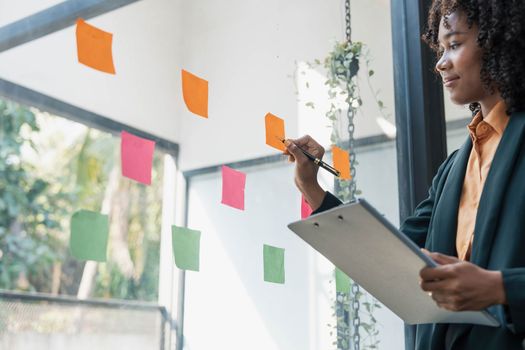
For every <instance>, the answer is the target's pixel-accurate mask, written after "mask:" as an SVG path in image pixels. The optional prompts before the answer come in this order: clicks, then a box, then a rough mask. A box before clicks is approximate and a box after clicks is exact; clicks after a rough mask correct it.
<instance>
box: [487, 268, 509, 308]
mask: <svg viewBox="0 0 525 350" xmlns="http://www.w3.org/2000/svg"><path fill="white" fill-rule="evenodd" d="M489 276H490V281H491V283H490V285H491V286H492V288H491V291H492V294H493V299H494V304H498V305H504V304H506V303H507V297H506V295H505V286H504V284H503V276H502V274H501V271H489Z"/></svg>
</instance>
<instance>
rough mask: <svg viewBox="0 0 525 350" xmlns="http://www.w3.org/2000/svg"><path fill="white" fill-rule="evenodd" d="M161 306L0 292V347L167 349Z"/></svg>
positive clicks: (167, 322)
mask: <svg viewBox="0 0 525 350" xmlns="http://www.w3.org/2000/svg"><path fill="white" fill-rule="evenodd" d="M174 329H175V324H174V322H173V321H172V320H171V317H170V316H169V314H168V312H167V311H166V308H164V307H162V306H158V305H155V304H153V303H142V302H134V301H107V300H93V299H92V300H79V299H76V298H73V297H67V296H55V295H48V294H41V293H18V292H8V291H1V290H0V349H2V350H3V349H6V350H7V349H9V350H25V349H31V350H48V349H49V350H51V349H52V350H66V349H67V350H84V349H110V350H118V349H126V350H135V349H136V350H139V349H140V350H143V349H161V350H164V349H168V348H169V346H168V341H169V339H168V338H169V336H168V335H169V334H170V331H171V330H174Z"/></svg>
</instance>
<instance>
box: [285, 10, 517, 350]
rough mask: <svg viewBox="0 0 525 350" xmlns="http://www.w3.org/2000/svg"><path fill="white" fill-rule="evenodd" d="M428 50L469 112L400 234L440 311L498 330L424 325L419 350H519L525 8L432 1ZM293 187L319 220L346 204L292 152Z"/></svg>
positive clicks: (291, 148)
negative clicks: (460, 141)
mask: <svg viewBox="0 0 525 350" xmlns="http://www.w3.org/2000/svg"><path fill="white" fill-rule="evenodd" d="M424 40H425V41H426V42H427V43H428V44H429V45H430V46H431V47H432V49H434V50H435V51H436V52H437V53H438V61H437V64H436V71H437V72H438V73H439V74H440V75H441V78H442V79H443V84H444V86H445V87H446V89H447V90H448V91H449V92H450V98H451V100H452V101H453V102H454V103H456V104H469V105H470V108H471V110H472V111H473V119H472V122H471V123H470V124H469V126H468V130H469V134H470V135H469V136H470V137H468V139H467V140H466V142H465V143H464V145H463V146H462V147H461V148H460V149H459V150H457V151H455V152H454V153H452V154H451V155H450V156H449V157H448V159H447V160H446V161H445V162H444V163H443V164H442V165H441V167H440V168H439V170H438V172H437V174H436V176H435V178H434V180H433V182H432V186H431V188H430V190H429V195H428V198H427V199H426V200H424V201H423V202H422V203H420V204H419V206H418V207H417V208H416V210H415V212H414V214H413V216H411V217H409V218H408V219H407V220H406V221H405V222H404V223H403V224H402V226H401V231H403V232H404V233H405V234H406V235H407V236H409V237H410V238H411V239H412V240H413V241H414V242H415V243H417V244H418V245H419V246H420V247H421V248H426V250H425V251H426V252H427V254H429V255H430V256H431V257H432V258H433V259H434V260H435V261H436V262H437V263H439V264H440V266H438V267H436V268H425V269H423V270H421V272H420V277H421V288H422V289H423V290H424V291H426V292H428V293H429V295H430V296H431V297H432V298H433V299H434V300H435V302H436V304H437V305H438V306H439V307H442V308H445V309H448V310H454V311H462V310H482V309H485V308H488V309H489V310H490V311H491V312H492V313H493V314H494V315H495V316H496V317H498V318H499V320H500V322H501V324H502V326H501V327H498V328H491V327H485V326H477V325H467V324H430V325H419V326H418V327H417V332H416V349H418V350H419V349H472V350H474V349H476V350H478V349H522V345H521V344H522V341H523V338H525V64H524V63H523V62H524V60H525V1H523V0H456V1H454V0H435V1H434V3H433V4H432V7H431V9H430V13H429V19H428V30H427V32H426V34H425V35H424ZM286 144H287V151H286V152H285V153H286V154H288V155H289V156H290V160H291V161H295V162H296V173H295V183H296V185H297V187H298V188H299V190H300V191H301V192H302V193H303V195H304V196H305V198H306V200H307V201H308V203H309V204H310V205H311V206H312V208H314V209H316V212H320V211H323V210H326V209H329V208H331V207H334V206H337V205H339V204H340V202H339V201H338V200H337V199H336V198H335V197H334V196H333V195H331V194H330V193H328V192H325V191H324V190H323V189H322V188H321V187H320V186H319V184H318V182H317V171H318V168H317V166H315V165H314V164H313V163H312V162H311V161H309V160H307V158H306V157H305V156H304V155H303V154H302V152H301V151H299V149H298V148H297V145H299V146H302V147H303V148H306V149H307V150H308V151H309V152H311V153H313V154H314V155H316V156H318V157H322V155H323V154H324V149H323V148H322V147H321V146H320V145H319V144H317V142H315V141H314V140H313V139H312V138H310V137H309V136H304V137H302V138H300V139H297V140H290V141H288V142H287V143H286Z"/></svg>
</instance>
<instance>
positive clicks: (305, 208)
mask: <svg viewBox="0 0 525 350" xmlns="http://www.w3.org/2000/svg"><path fill="white" fill-rule="evenodd" d="M312 212H313V210H312V207H310V204H308V202H307V201H306V199H304V196H301V219H306V218H307V217H309V216H310V215H312Z"/></svg>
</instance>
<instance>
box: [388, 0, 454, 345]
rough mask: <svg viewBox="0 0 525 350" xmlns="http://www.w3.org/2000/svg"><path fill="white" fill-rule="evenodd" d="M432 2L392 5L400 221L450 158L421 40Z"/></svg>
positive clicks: (408, 331) (409, 331)
mask: <svg viewBox="0 0 525 350" xmlns="http://www.w3.org/2000/svg"><path fill="white" fill-rule="evenodd" d="M431 3H432V1H431V0H392V4H391V9H392V10H391V11H392V12H391V16H392V43H393V58H394V62H393V64H394V86H395V89H394V92H395V104H396V127H397V139H396V140H397V165H398V184H399V186H398V190H399V213H400V222H403V220H404V219H405V218H406V217H407V216H409V215H410V214H411V213H412V212H413V210H414V209H415V207H416V206H417V204H418V203H419V202H420V201H422V200H423V199H424V198H425V197H426V196H427V193H428V188H429V187H430V185H431V183H432V178H433V176H434V174H435V173H436V171H437V169H438V167H439V166H440V165H441V163H442V162H443V160H444V159H445V158H446V155H447V143H446V125H445V112H444V105H443V87H442V85H441V83H440V80H439V79H438V78H437V76H436V74H435V73H434V61H435V55H434V54H433V53H432V52H431V50H430V49H429V48H428V47H427V46H426V44H424V43H423V42H422V40H421V35H422V33H423V31H424V28H425V22H426V18H427V13H428V9H429V8H430V5H431ZM414 347H415V327H413V326H405V348H406V349H407V350H412V349H414Z"/></svg>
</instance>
